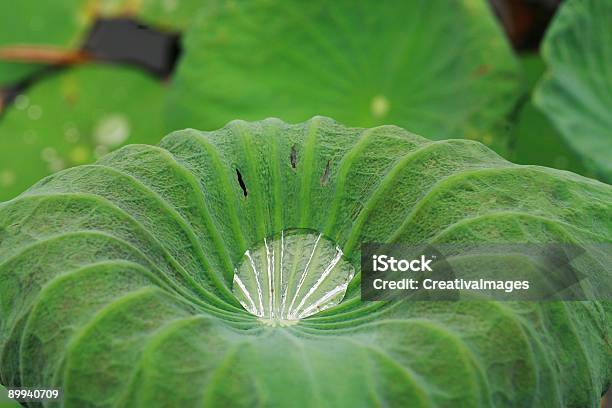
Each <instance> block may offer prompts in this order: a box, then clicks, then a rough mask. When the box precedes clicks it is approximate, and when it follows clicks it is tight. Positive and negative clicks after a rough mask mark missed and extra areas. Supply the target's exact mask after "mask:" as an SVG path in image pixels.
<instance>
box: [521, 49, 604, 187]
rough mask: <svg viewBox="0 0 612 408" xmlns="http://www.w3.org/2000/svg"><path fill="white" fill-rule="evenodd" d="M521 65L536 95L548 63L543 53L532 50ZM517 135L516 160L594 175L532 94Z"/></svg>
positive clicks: (526, 102) (589, 175)
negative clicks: (534, 100)
mask: <svg viewBox="0 0 612 408" xmlns="http://www.w3.org/2000/svg"><path fill="white" fill-rule="evenodd" d="M521 65H522V67H523V71H524V72H525V76H526V79H527V82H528V85H529V90H530V93H531V94H532V95H533V92H534V89H535V87H536V85H537V83H538V82H539V80H540V78H541V77H542V74H543V73H544V72H545V70H546V64H545V63H544V61H543V60H542V57H540V56H539V55H535V54H531V55H525V56H523V57H522V58H521ZM513 135H514V143H515V146H514V149H513V155H512V161H514V162H517V163H520V164H538V165H541V166H547V167H554V168H556V169H559V170H569V171H571V172H574V173H578V174H581V175H583V176H587V177H593V174H592V173H591V172H590V171H588V170H586V169H585V168H584V165H583V164H582V162H581V161H580V159H579V158H578V157H577V156H576V153H575V152H574V151H573V150H572V149H570V147H569V146H568V144H567V142H566V141H565V139H564V138H563V136H561V134H560V132H559V131H558V130H557V129H556V128H555V127H554V126H553V124H552V123H551V121H550V119H549V118H548V117H547V116H546V115H545V114H544V113H543V112H542V111H541V110H540V109H538V108H537V107H536V106H535V105H534V103H533V100H532V98H529V99H527V100H526V101H525V103H524V104H523V105H522V106H521V109H520V111H519V112H518V115H517V121H516V126H515V128H514V131H513Z"/></svg>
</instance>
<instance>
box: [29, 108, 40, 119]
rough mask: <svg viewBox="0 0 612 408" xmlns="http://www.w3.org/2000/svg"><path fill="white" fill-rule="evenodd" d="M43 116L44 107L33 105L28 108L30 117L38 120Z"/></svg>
mask: <svg viewBox="0 0 612 408" xmlns="http://www.w3.org/2000/svg"><path fill="white" fill-rule="evenodd" d="M41 116H42V108H41V107H40V106H38V105H32V106H30V107H29V108H28V117H29V118H30V119H32V120H38V119H40V118H41Z"/></svg>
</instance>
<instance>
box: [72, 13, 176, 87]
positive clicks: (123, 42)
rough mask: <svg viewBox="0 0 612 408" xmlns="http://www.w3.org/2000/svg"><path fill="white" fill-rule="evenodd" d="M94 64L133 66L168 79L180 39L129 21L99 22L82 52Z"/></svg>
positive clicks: (95, 24) (125, 19)
mask: <svg viewBox="0 0 612 408" xmlns="http://www.w3.org/2000/svg"><path fill="white" fill-rule="evenodd" d="M81 49H82V50H83V51H84V52H85V53H87V54H88V55H90V56H92V57H93V58H94V59H95V60H97V61H105V62H111V63H123V64H130V65H135V66H137V67H138V68H141V69H143V70H145V71H147V72H149V73H151V74H153V75H155V76H157V77H160V78H166V77H168V76H169V75H170V74H171V73H172V71H173V70H174V67H175V65H176V62H177V60H178V57H179V55H180V53H181V46H180V35H179V34H178V33H174V32H164V31H161V30H156V29H155V28H152V27H149V26H147V25H145V24H142V23H139V22H138V21H135V20H132V19H130V18H125V17H120V18H99V19H98V20H96V22H95V23H94V25H93V26H92V28H91V30H90V31H89V33H88V34H87V38H86V39H85V42H84V44H83V46H82V48H81Z"/></svg>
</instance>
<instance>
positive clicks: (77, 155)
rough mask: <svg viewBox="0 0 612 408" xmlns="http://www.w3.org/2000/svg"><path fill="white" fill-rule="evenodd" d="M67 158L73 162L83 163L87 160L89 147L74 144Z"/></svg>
mask: <svg viewBox="0 0 612 408" xmlns="http://www.w3.org/2000/svg"><path fill="white" fill-rule="evenodd" d="M69 158H70V161H72V162H73V163H75V164H83V163H85V162H87V161H89V149H88V148H87V147H85V146H76V147H75V148H74V149H72V150H71V151H70V154H69Z"/></svg>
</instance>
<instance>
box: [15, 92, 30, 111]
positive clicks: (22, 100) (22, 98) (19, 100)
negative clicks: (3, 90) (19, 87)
mask: <svg viewBox="0 0 612 408" xmlns="http://www.w3.org/2000/svg"><path fill="white" fill-rule="evenodd" d="M28 106H30V98H28V97H27V96H26V95H24V94H19V95H17V97H16V98H15V108H17V109H19V110H24V109H26V108H27V107H28Z"/></svg>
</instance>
